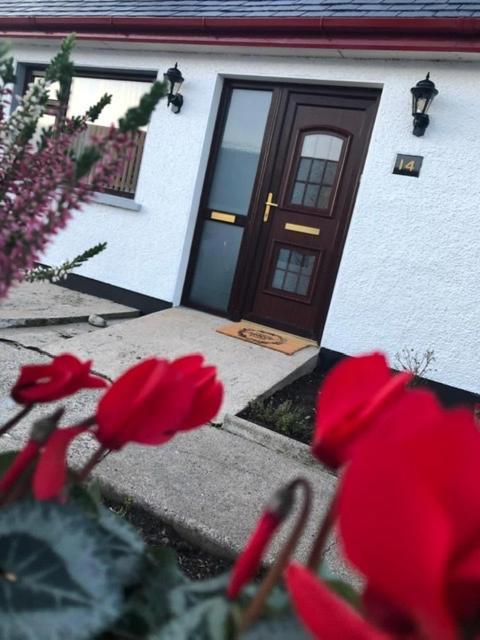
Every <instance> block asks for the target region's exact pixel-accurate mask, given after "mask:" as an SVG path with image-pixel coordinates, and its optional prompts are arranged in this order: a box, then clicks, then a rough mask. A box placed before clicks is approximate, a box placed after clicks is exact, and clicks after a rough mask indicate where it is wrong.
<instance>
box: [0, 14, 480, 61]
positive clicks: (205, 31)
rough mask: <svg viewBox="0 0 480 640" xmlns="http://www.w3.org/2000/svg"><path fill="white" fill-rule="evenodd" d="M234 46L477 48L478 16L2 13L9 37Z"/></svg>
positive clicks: (0, 26)
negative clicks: (59, 14)
mask: <svg viewBox="0 0 480 640" xmlns="http://www.w3.org/2000/svg"><path fill="white" fill-rule="evenodd" d="M71 32H75V33H76V34H77V38H78V39H79V40H102V41H116V42H122V41H123V42H139V43H159V44H162V43H164V44H185V45H188V44H190V45H192V44H194V45H208V46H212V45H222V46H229V45H231V46H236V47H252V46H255V47H277V48H278V47H280V48H305V49H353V50H355V49H357V50H385V51H393V50H397V51H398V50H400V51H439V52H440V51H442V52H448V51H450V52H452V51H455V52H474V53H479V52H480V18H474V17H472V18H470V17H468V18H467V17H452V18H444V17H441V18H435V17H431V18H430V17H429V18H413V17H412V18H408V17H395V18H385V17H383V18H382V17H378V18H376V17H373V18H372V17H346V18H343V17H318V18H301V17H299V18H296V17H294V18H290V17H288V18H254V17H252V18H215V17H213V18H210V17H209V18H200V17H198V18H195V17H192V18H188V17H187V18H174V17H171V18H163V17H125V16H99V17H94V16H88V17H85V16H81V17H79V16H76V17H75V16H72V17H65V16H58V17H57V16H27V17H23V16H22V17H15V16H0V34H1V36H2V37H7V38H36V39H47V38H50V39H51V38H61V37H64V36H65V35H67V34H68V33H71Z"/></svg>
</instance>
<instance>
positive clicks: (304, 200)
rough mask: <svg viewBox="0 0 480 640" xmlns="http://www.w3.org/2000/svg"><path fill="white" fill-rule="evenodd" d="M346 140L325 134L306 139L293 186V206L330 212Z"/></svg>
mask: <svg viewBox="0 0 480 640" xmlns="http://www.w3.org/2000/svg"><path fill="white" fill-rule="evenodd" d="M342 147H343V140H341V139H340V138H338V137H337V136H332V135H327V134H324V133H311V134H308V135H306V136H305V137H304V139H303V145H302V151H301V153H300V161H299V163H298V168H297V173H296V176H295V182H294V185H293V190H292V196H291V203H292V204H296V205H300V206H302V207H309V208H314V209H327V208H328V204H329V202H330V196H331V194H332V188H333V184H334V182H335V180H336V177H337V171H338V163H339V160H340V156H341V154H342Z"/></svg>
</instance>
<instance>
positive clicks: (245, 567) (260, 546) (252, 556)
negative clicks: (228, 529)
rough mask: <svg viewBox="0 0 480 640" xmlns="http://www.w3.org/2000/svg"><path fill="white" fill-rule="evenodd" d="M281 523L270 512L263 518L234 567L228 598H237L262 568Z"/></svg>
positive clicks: (228, 588)
mask: <svg viewBox="0 0 480 640" xmlns="http://www.w3.org/2000/svg"><path fill="white" fill-rule="evenodd" d="M280 522H281V519H280V518H279V516H277V515H276V514H274V513H270V512H269V511H267V512H265V513H264V514H263V515H262V516H261V518H260V520H259V521H258V523H257V525H256V527H255V529H254V531H253V533H252V534H251V535H250V537H249V539H248V540H247V543H246V545H245V548H244V549H243V551H242V553H241V554H240V555H239V557H238V558H237V560H236V562H235V564H234V566H233V569H232V573H231V576H230V581H229V583H228V587H227V597H228V598H231V599H233V598H236V597H237V596H238V594H239V593H240V591H241V590H242V589H243V587H244V586H245V585H246V584H247V583H248V582H250V580H252V579H253V578H254V577H255V575H256V574H257V572H258V569H259V568H260V563H261V561H262V558H263V554H264V553H265V550H266V548H267V546H268V544H269V543H270V540H271V539H272V537H273V535H274V534H275V531H276V530H277V528H278V526H279V524H280Z"/></svg>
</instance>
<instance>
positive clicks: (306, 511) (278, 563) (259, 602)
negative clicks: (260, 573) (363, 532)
mask: <svg viewBox="0 0 480 640" xmlns="http://www.w3.org/2000/svg"><path fill="white" fill-rule="evenodd" d="M291 486H292V488H296V487H300V488H301V489H302V490H303V504H302V507H301V510H300V513H299V514H298V517H297V521H296V523H295V526H294V528H293V530H292V532H291V534H290V536H289V537H288V539H287V541H286V543H285V544H284V545H283V547H282V549H281V550H280V553H279V554H278V556H277V559H276V560H275V562H274V564H273V565H272V567H271V568H270V570H269V571H268V573H267V575H266V576H265V578H264V579H263V581H262V583H261V584H260V586H259V588H258V590H257V593H256V594H255V597H254V598H253V600H252V601H251V602H250V604H249V605H248V607H247V608H246V610H245V613H244V615H243V618H242V620H241V621H240V627H239V633H241V632H243V631H245V629H246V628H247V627H249V626H250V625H251V624H252V623H253V622H254V621H255V620H256V619H257V618H258V616H259V615H260V614H261V612H262V609H263V606H264V604H265V601H266V600H267V598H268V595H269V594H270V591H271V590H272V589H273V587H274V586H275V584H276V583H277V582H278V580H279V579H280V577H281V575H282V573H283V570H284V569H285V567H286V566H287V564H288V561H289V559H290V557H291V555H292V553H293V552H294V551H295V548H296V546H297V544H298V541H299V540H300V537H301V535H302V533H303V531H304V529H305V525H306V524H307V520H308V516H309V515H310V511H311V507H312V493H313V492H312V488H311V486H310V483H309V482H308V480H305V479H304V478H296V479H295V480H293V481H292V483H291Z"/></svg>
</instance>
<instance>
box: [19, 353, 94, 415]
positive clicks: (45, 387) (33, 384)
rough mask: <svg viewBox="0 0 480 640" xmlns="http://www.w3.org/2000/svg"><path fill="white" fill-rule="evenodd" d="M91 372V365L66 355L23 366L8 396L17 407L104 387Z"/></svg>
mask: <svg viewBox="0 0 480 640" xmlns="http://www.w3.org/2000/svg"><path fill="white" fill-rule="evenodd" d="M90 368H91V362H82V361H81V360H79V359H78V358H76V357H75V356H73V355H71V354H68V353H65V354H61V355H59V356H56V357H55V358H54V359H53V360H52V362H50V363H48V364H44V365H27V366H24V367H22V368H21V370H20V376H19V378H18V380H17V382H16V383H15V385H14V387H13V389H12V392H11V395H12V397H13V399H14V400H15V401H16V402H19V403H20V404H33V403H35V402H52V401H54V400H60V399H61V398H65V397H67V396H69V395H71V394H73V393H75V392H76V391H79V390H80V389H87V388H101V387H105V386H106V382H105V381H104V380H103V379H102V378H99V377H97V376H94V375H92V374H91V373H90Z"/></svg>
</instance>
